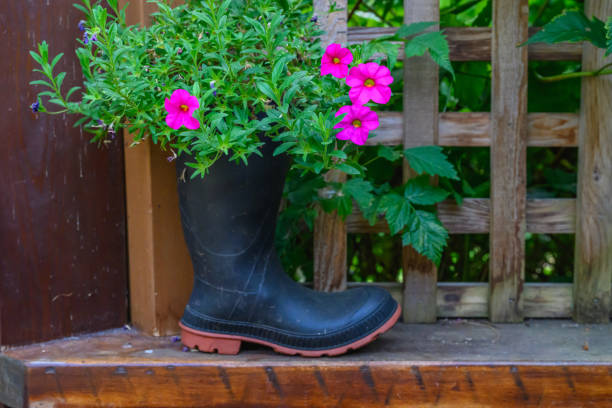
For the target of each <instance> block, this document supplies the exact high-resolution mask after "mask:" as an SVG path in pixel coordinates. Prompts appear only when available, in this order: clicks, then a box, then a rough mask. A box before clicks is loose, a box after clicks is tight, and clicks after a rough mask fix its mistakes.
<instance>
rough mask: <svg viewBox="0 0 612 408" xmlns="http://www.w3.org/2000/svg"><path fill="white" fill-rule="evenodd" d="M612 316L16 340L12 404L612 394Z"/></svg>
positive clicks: (396, 401) (233, 403) (0, 383)
mask: <svg viewBox="0 0 612 408" xmlns="http://www.w3.org/2000/svg"><path fill="white" fill-rule="evenodd" d="M611 338H612V325H579V324H576V323H573V322H571V321H567V320H531V321H527V322H526V323H525V324H517V325H509V324H506V325H503V324H495V325H494V324H491V323H489V322H487V321H484V320H442V321H439V322H438V323H436V324H431V325H427V324H412V325H407V324H398V325H397V326H396V327H395V328H394V329H393V330H391V331H390V332H389V333H387V334H385V335H384V336H382V337H381V338H380V339H378V340H377V341H376V342H374V343H373V344H371V345H369V346H367V347H366V348H364V349H362V350H360V351H357V352H353V353H350V354H348V355H345V356H342V357H339V358H319V359H312V358H300V357H286V356H281V355H277V354H274V353H273V352H271V351H270V350H268V349H266V348H263V347H258V346H246V347H244V349H243V351H242V352H241V353H240V354H239V355H237V356H222V355H216V354H204V353H198V352H183V351H181V345H180V343H172V341H171V339H170V338H168V337H162V338H160V337H149V336H146V335H143V334H142V333H141V332H138V331H134V330H112V331H107V332H101V333H97V334H94V335H88V336H82V337H75V338H69V339H64V340H58V341H54V342H49V343H43V344H37V345H32V346H27V347H21V348H14V349H10V350H6V351H5V352H4V353H3V354H2V355H0V402H1V403H4V404H7V405H8V406H11V407H22V406H32V407H34V406H37V407H55V406H61V407H82V406H110V405H112V406H117V407H127V406H129V407H180V406H190V407H212V406H223V407H268V406H269V407H277V406H286V407H306V406H307V407H319V406H321V407H323V406H346V407H357V406H360V407H362V406H366V407H370V406H371V407H378V406H383V405H386V406H407V405H406V404H411V406H429V405H436V406H443V407H445V406H448V407H458V406H493V405H498V406H513V405H516V406H532V405H537V406H552V405H557V406H578V405H581V404H586V405H589V406H591V405H592V406H606V404H608V403H609V401H610V398H611V395H612V341H610V339H611Z"/></svg>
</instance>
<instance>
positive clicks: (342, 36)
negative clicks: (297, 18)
mask: <svg viewBox="0 0 612 408" xmlns="http://www.w3.org/2000/svg"><path fill="white" fill-rule="evenodd" d="M331 3H332V2H331V0H314V3H313V7H314V8H313V10H314V14H315V15H316V16H318V18H319V24H320V26H321V29H322V30H324V31H325V33H324V34H323V36H322V37H321V42H322V45H323V46H324V47H326V46H327V45H328V44H331V43H338V44H343V45H345V44H346V42H347V34H346V24H347V22H346V19H347V10H346V7H347V0H336V1H335V2H334V3H335V6H336V8H337V9H339V11H336V12H334V13H329V12H328V11H329V8H330V6H331ZM325 179H326V180H327V181H328V182H344V181H346V173H343V172H341V171H338V170H332V171H330V172H329V173H328V174H326V175H325ZM328 193H330V192H329V191H321V192H319V194H321V195H326V194H328ZM331 193H332V194H333V192H331ZM313 234H314V238H313V243H314V248H313V253H314V260H313V261H314V265H313V269H314V288H315V289H316V290H322V291H328V292H331V291H337V290H344V289H345V288H346V262H347V261H346V258H347V254H346V251H347V243H346V224H345V223H344V220H342V218H341V217H340V216H339V215H338V213H337V212H334V213H333V214H328V213H326V212H325V211H323V209H322V208H318V209H317V217H316V219H315V222H314V231H313Z"/></svg>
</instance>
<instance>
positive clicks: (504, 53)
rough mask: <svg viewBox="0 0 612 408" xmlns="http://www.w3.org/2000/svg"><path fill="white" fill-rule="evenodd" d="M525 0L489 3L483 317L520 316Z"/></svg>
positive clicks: (503, 318) (506, 319)
mask: <svg viewBox="0 0 612 408" xmlns="http://www.w3.org/2000/svg"><path fill="white" fill-rule="evenodd" d="M528 17H529V6H528V3H527V0H513V1H508V0H494V1H493V35H492V44H491V46H492V50H491V51H492V54H491V68H492V78H491V79H492V84H491V87H492V97H491V228H490V253H491V260H490V276H489V290H490V300H489V318H490V319H491V321H494V322H518V321H521V320H522V318H523V298H522V295H523V283H524V280H525V277H524V276H525V270H524V269H525V231H526V225H525V224H526V222H525V208H526V185H525V184H526V172H527V170H526V168H527V167H526V156H527V47H520V48H518V47H517V45H518V44H520V43H522V42H524V41H525V40H527V38H528V33H527V29H528Z"/></svg>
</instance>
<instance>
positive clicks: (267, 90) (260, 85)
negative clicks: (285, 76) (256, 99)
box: [257, 81, 276, 100]
mask: <svg viewBox="0 0 612 408" xmlns="http://www.w3.org/2000/svg"><path fill="white" fill-rule="evenodd" d="M257 89H259V91H260V92H261V93H262V94H264V95H266V96H267V97H268V98H270V99H271V100H275V99H276V96H275V95H274V91H273V90H272V87H271V86H270V85H268V84H267V83H266V82H262V81H258V82H257Z"/></svg>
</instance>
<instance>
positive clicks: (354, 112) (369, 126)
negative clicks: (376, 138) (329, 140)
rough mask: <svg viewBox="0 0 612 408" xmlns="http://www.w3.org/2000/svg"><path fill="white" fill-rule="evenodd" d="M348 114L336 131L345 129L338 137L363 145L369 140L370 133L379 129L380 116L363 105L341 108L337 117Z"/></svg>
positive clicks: (336, 127) (335, 127)
mask: <svg viewBox="0 0 612 408" xmlns="http://www.w3.org/2000/svg"><path fill="white" fill-rule="evenodd" d="M343 113H346V116H344V117H343V118H342V120H341V121H340V123H338V124H337V125H336V126H334V129H343V130H342V131H340V133H338V134H337V135H336V137H337V138H338V139H340V140H350V141H352V142H353V143H355V144H357V145H362V144H364V143H365V141H366V140H368V133H370V130H374V129H376V128H377V127H378V115H377V114H376V112H374V111H373V110H372V109H370V108H369V107H367V106H362V105H349V106H343V107H341V108H340V109H339V110H338V112H336V116H339V115H342V114H343Z"/></svg>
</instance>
